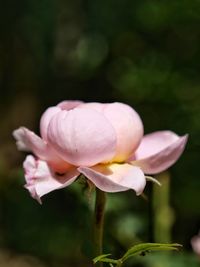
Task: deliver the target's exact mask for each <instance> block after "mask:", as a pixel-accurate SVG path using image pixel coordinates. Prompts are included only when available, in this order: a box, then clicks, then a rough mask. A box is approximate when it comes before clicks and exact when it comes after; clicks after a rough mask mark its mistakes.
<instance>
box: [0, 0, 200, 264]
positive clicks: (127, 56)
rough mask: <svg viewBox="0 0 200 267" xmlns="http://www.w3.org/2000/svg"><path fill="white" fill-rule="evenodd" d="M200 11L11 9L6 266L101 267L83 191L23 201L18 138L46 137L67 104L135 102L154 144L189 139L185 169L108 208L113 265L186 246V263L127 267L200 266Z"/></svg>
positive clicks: (2, 139)
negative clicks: (135, 248) (164, 133)
mask: <svg viewBox="0 0 200 267" xmlns="http://www.w3.org/2000/svg"><path fill="white" fill-rule="evenodd" d="M199 25H200V2H199V1H198V0H190V1H189V0H174V1H169V0H150V1H149V0H140V1H138V0H65V1H64V0H57V1H55V0H21V1H14V0H8V1H1V7H0V114H1V120H0V122H1V124H0V266H2V267H4V266H5V267H17V266H20V267H31V266H35V267H41V266H43V267H47V266H48V267H62V266H68V267H71V266H74V267H75V266H82V267H84V266H92V264H91V261H90V260H88V259H91V257H92V256H91V254H92V253H91V251H92V244H91V240H92V231H91V228H92V226H91V222H92V219H93V217H92V216H93V215H92V212H93V204H94V203H93V195H92V194H91V195H88V192H87V190H85V189H84V186H83V185H80V184H78V183H74V184H73V185H71V186H70V187H68V188H66V189H64V190H59V191H55V192H52V193H50V194H49V195H47V196H45V197H44V198H43V205H39V204H38V203H36V201H35V200H33V199H31V198H30V196H29V194H28V192H26V190H25V189H23V184H24V178H23V171H22V162H23V159H24V157H25V154H23V153H20V152H18V151H17V149H16V147H15V142H14V139H13V137H12V131H13V130H14V129H15V128H18V127H19V126H22V125H23V126H26V127H28V128H29V129H32V130H34V131H36V132H38V128H39V118H40V116H41V114H42V112H43V111H44V110H45V109H46V108H47V107H48V106H51V105H55V104H57V103H58V102H59V101H61V100H64V99H80V100H84V101H100V102H113V101H119V102H125V103H128V104H129V105H131V106H133V107H134V108H135V109H136V110H137V111H138V112H139V114H140V115H141V117H142V119H143V122H144V126H145V133H149V132H152V131H156V130H164V129H170V130H172V131H175V132H176V133H178V134H179V135H183V134H185V133H189V142H188V145H187V147H186V150H185V152H184V154H183V155H182V157H181V158H180V160H179V161H178V162H177V163H176V165H175V166H173V167H172V168H171V169H170V170H169V171H168V172H165V173H163V174H161V175H159V177H157V178H158V179H160V180H161V181H162V183H163V186H162V187H161V188H158V187H157V186H153V185H151V184H148V186H147V188H146V190H145V194H146V196H147V198H148V200H145V199H144V198H141V197H136V196H135V194H134V192H131V191H130V192H125V193H116V194H110V195H109V196H108V204H107V215H106V232H105V242H104V243H105V246H104V247H105V248H104V252H105V253H110V252H111V253H112V255H113V257H119V256H121V255H122V254H123V252H124V251H125V250H126V249H127V248H128V247H129V246H130V245H132V244H134V243H137V242H142V241H143V242H148V241H156V242H179V243H181V244H183V245H184V248H183V250H182V251H181V252H180V253H164V254H160V253H159V254H156V253H154V254H152V255H147V256H145V257H137V258H136V259H135V261H134V262H133V261H130V262H129V263H127V266H144V267H159V266H162V267H174V266H176V267H178V266H183V267H184V266H191V267H195V266H199V264H200V262H198V259H197V257H196V255H194V253H193V252H192V249H191V245H190V240H191V237H192V236H193V235H195V234H197V232H198V230H199V229H200V178H199V160H200V156H199V148H200V75H199V74H200V27H199Z"/></svg>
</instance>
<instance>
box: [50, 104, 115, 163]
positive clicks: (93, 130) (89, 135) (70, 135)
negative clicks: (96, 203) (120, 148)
mask: <svg viewBox="0 0 200 267" xmlns="http://www.w3.org/2000/svg"><path fill="white" fill-rule="evenodd" d="M48 142H49V143H50V144H51V145H52V146H53V148H54V149H55V150H56V151H57V153H58V154H59V155H60V156H61V157H62V158H63V159H64V160H65V161H67V162H69V163H70V164H73V165H75V166H93V165H95V164H97V163H101V162H103V161H109V160H111V159H112V157H113V156H114V154H115V149H116V134H115V131H114V129H113V127H112V125H111V124H110V123H109V121H108V120H107V119H106V118H105V117H104V116H103V115H102V114H101V113H99V112H97V111H95V110H90V109H80V108H75V109H73V110H70V111H65V110H64V111H60V112H59V113H58V114H56V115H55V116H54V117H53V118H52V120H51V121H50V123H49V128H48Z"/></svg>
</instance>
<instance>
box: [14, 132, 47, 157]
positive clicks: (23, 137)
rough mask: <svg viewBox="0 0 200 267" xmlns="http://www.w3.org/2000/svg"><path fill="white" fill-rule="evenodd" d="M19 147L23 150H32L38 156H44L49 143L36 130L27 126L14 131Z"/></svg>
mask: <svg viewBox="0 0 200 267" xmlns="http://www.w3.org/2000/svg"><path fill="white" fill-rule="evenodd" d="M13 136H14V138H15V139H16V145H17V148H18V149H19V150H21V151H32V152H33V153H34V154H36V155H37V156H39V157H40V156H41V157H43V156H44V155H45V154H46V150H47V144H46V142H44V141H43V140H42V139H41V138H40V137H39V136H38V135H36V134H35V133H34V132H32V131H30V130H28V129H27V128H25V127H20V128H18V129H17V130H14V131H13Z"/></svg>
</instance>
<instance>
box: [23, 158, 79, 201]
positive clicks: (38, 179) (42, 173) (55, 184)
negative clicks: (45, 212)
mask: <svg viewBox="0 0 200 267" xmlns="http://www.w3.org/2000/svg"><path fill="white" fill-rule="evenodd" d="M23 167H24V171H25V179H26V185H25V188H26V189H28V190H29V192H30V194H31V196H32V197H33V198H35V199H36V200H38V201H39V202H40V203H41V199H40V198H41V197H42V196H43V195H45V194H47V193H49V192H51V191H53V190H56V189H61V188H64V187H66V186H68V185H70V184H71V183H73V182H74V181H75V179H76V178H77V177H78V175H79V172H78V171H77V170H76V169H75V168H72V169H70V170H68V172H66V173H65V174H62V175H58V174H56V173H54V172H53V171H52V170H51V169H50V168H49V166H48V164H47V163H46V162H45V161H42V160H37V159H35V158H34V157H33V156H31V155H29V156H27V157H26V160H25V161H24V164H23Z"/></svg>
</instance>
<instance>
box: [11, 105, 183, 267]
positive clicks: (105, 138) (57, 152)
mask: <svg viewBox="0 0 200 267" xmlns="http://www.w3.org/2000/svg"><path fill="white" fill-rule="evenodd" d="M40 134H41V137H39V136H38V135H36V134H35V133H34V132H32V131H30V130H28V129H27V128H25V127H20V128H19V129H17V130H15V131H14V132H13V135H14V138H15V139H16V144H17V147H18V149H19V150H22V151H27V152H30V153H31V154H30V155H28V156H27V157H26V159H25V161H24V163H23V167H24V172H25V180H26V184H25V188H27V189H28V191H29V192H30V194H31V196H32V197H33V198H35V199H36V200H37V201H38V202H39V203H41V197H42V196H43V195H45V194H47V193H49V192H51V191H53V190H56V189H61V188H64V187H66V186H68V185H70V184H71V183H73V182H74V181H75V180H77V178H78V177H79V176H80V175H82V176H84V177H85V179H86V181H88V183H89V184H90V185H93V186H94V187H95V188H96V204H95V214H96V220H95V227H94V228H95V231H94V235H95V236H94V237H95V247H96V256H97V255H98V254H102V237H103V218H104V206H105V200H106V199H105V192H110V193H114V192H120V191H126V190H129V189H131V190H134V191H135V193H136V194H137V195H141V194H142V192H143V190H144V188H145V186H146V181H147V180H151V181H153V182H157V181H156V180H155V179H154V178H152V177H151V176H149V175H153V174H157V173H160V172H162V171H164V170H166V169H168V168H169V167H170V166H171V165H173V164H174V163H175V162H176V161H177V160H178V158H179V157H180V155H181V154H182V152H183V150H184V148H185V144H186V142H187V135H184V136H178V135H177V134H175V133H173V132H171V131H158V132H154V133H151V134H147V135H144V131H143V123H142V121H141V118H140V116H139V115H138V113H137V112H136V111H135V110H134V109H133V108H131V107H130V106H128V105H126V104H123V103H109V104H102V103H83V102H81V101H63V102H61V103H59V104H58V105H57V106H54V107H50V108H48V109H47V110H46V111H45V112H44V114H43V115H42V117H41V120H40ZM177 248H178V245H177V244H171V245H169V244H168V245H167V244H153V243H147V244H141V245H140V247H137V246H134V247H132V248H131V249H130V250H129V252H127V253H128V254H127V253H126V254H125V255H124V256H123V257H124V258H123V257H122V258H120V259H119V260H113V259H110V258H109V255H107V254H106V255H101V256H99V257H97V258H95V260H94V262H100V263H99V264H100V265H101V264H102V262H107V263H109V264H110V266H113V265H116V266H121V265H122V264H123V262H124V261H125V260H126V259H127V258H129V257H130V256H134V255H136V254H137V253H142V252H145V251H147V250H149V249H151V250H155V249H162V250H163V249H177ZM136 252H137V253H136Z"/></svg>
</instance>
